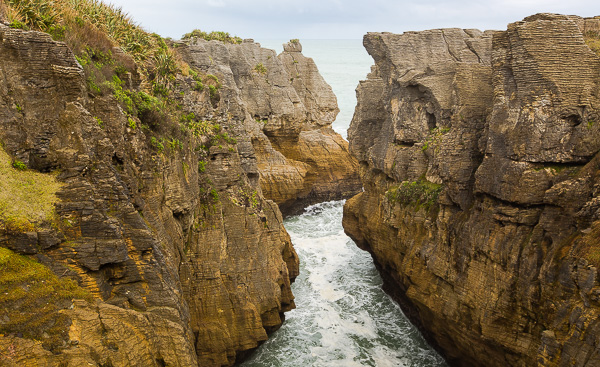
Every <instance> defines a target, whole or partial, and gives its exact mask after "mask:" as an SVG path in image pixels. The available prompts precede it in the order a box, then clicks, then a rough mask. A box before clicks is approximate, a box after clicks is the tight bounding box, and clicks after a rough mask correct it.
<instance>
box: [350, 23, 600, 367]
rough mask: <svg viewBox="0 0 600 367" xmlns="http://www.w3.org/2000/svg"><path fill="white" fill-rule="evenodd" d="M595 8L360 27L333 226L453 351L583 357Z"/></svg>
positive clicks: (594, 134)
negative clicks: (352, 176) (346, 167)
mask: <svg viewBox="0 0 600 367" xmlns="http://www.w3.org/2000/svg"><path fill="white" fill-rule="evenodd" d="M599 29H600V19H598V18H594V19H583V18H580V17H575V16H563V15H555V14H538V15H534V16H531V17H528V18H526V19H524V20H523V21H520V22H516V23H512V24H510V25H509V26H508V28H507V30H506V31H502V32H500V31H497V32H490V31H487V32H480V31H476V30H461V29H440V30H431V31H423V32H407V33H404V34H402V35H395V34H389V33H369V34H367V35H366V36H365V38H364V45H365V47H366V49H367V51H368V52H369V54H371V56H372V57H373V59H374V61H375V65H374V66H373V68H372V72H371V74H369V76H368V78H367V80H365V81H362V82H361V83H360V85H359V87H358V89H357V95H358V105H357V107H356V110H355V114H354V118H353V121H352V124H351V127H350V129H349V133H348V136H349V141H350V150H351V152H352V154H353V155H354V156H356V157H357V158H358V160H359V163H360V174H361V179H362V182H363V185H364V188H365V191H364V192H363V193H361V194H359V195H357V196H355V197H354V198H352V199H350V200H348V201H347V203H346V206H345V211H344V228H345V231H346V232H347V233H348V234H349V235H350V236H351V237H352V238H353V239H354V240H355V241H356V242H357V244H358V245H359V246H360V247H361V248H363V249H365V250H368V251H370V252H371V254H372V255H373V258H374V260H375V262H376V264H377V266H378V268H379V269H380V272H381V273H382V275H383V276H384V278H385V279H386V289H387V291H388V292H390V293H391V294H392V295H394V296H395V298H396V299H398V300H399V302H400V303H401V304H402V306H403V308H404V309H405V311H406V313H407V314H408V315H409V316H410V317H411V318H412V320H413V321H414V322H415V323H416V324H418V325H419V326H420V327H421V329H422V330H423V331H424V333H425V335H426V336H427V337H428V338H429V340H430V341H431V342H432V343H433V344H434V345H436V346H437V347H438V348H439V350H440V351H442V353H443V354H444V355H445V356H446V358H447V360H448V361H449V362H450V363H451V364H452V365H456V366H533V365H538V364H539V365H545V366H566V365H576V366H596V365H598V364H600V356H599V355H598V350H599V349H598V347H599V343H600V341H599V340H598V338H597V335H599V333H600V329H599V325H598V322H597V319H598V316H599V314H600V303H599V298H598V294H599V292H600V284H598V280H597V267H598V266H599V265H600V258H599V257H598V253H599V252H598V251H599V250H600V240H599V239H600V236H599V235H600V221H599V220H600V198H599V195H600V157H599V156H598V151H599V150H600V124H599V123H598V122H599V121H600V58H599V56H598V54H596V53H595V52H594V49H593V48H592V47H590V46H591V45H592V42H597V40H598V38H599V37H598V30H599Z"/></svg>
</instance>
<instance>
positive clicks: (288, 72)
mask: <svg viewBox="0 0 600 367" xmlns="http://www.w3.org/2000/svg"><path fill="white" fill-rule="evenodd" d="M284 46H285V47H284V52H283V53H281V54H280V55H279V56H277V55H276V54H275V52H274V51H273V50H269V49H264V48H261V47H260V45H259V44H257V43H254V42H252V41H251V40H246V41H245V42H244V43H242V44H240V45H237V44H223V43H220V42H217V41H210V42H209V41H205V40H202V39H194V40H192V41H188V42H187V43H186V44H185V45H182V46H181V47H179V48H178V50H180V52H181V54H182V55H183V56H184V59H185V60H186V61H187V62H188V63H190V65H193V66H195V67H197V68H199V69H200V70H203V71H205V72H206V73H210V74H214V75H217V76H218V77H219V80H220V82H221V83H222V85H223V90H222V91H221V95H222V98H223V95H224V96H225V97H224V98H225V99H227V100H229V101H237V103H238V106H235V107H234V106H230V107H229V108H230V112H232V113H236V114H239V116H242V115H244V116H245V117H244V125H245V129H246V133H247V134H248V135H249V136H250V138H251V141H252V145H253V147H254V150H255V152H256V159H257V164H258V171H259V172H260V186H261V188H262V191H263V194H264V195H265V197H266V198H268V199H271V200H273V201H275V202H276V203H277V204H278V205H279V207H280V209H281V211H282V212H283V213H284V215H289V214H293V213H296V212H298V211H299V210H301V209H302V208H304V207H306V206H307V205H309V204H313V203H316V202H321V201H327V200H335V199H342V198H348V197H351V196H352V195H354V194H356V193H357V192H359V191H360V189H361V183H360V180H359V177H358V163H357V162H356V159H355V158H354V157H352V156H351V155H350V154H349V153H348V143H347V142H346V141H345V140H344V139H343V138H342V137H341V136H340V135H339V134H337V133H335V132H334V131H333V129H332V128H331V123H332V122H333V121H334V120H335V117H336V115H337V113H338V112H339V109H338V107H337V100H336V97H335V95H334V94H333V91H332V90H331V87H330V86H329V85H328V84H327V83H326V82H325V81H324V80H323V78H322V77H321V75H320V74H319V72H318V70H317V67H316V65H315V63H314V62H313V60H312V59H310V58H307V57H304V56H303V55H302V53H301V50H302V46H301V45H300V43H299V42H297V41H296V42H290V43H288V44H286V45H284ZM231 109H235V112H233V111H232V110H231Z"/></svg>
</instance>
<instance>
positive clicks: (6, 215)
mask: <svg viewBox="0 0 600 367" xmlns="http://www.w3.org/2000/svg"><path fill="white" fill-rule="evenodd" d="M17 162H19V161H14V163H11V158H10V157H9V155H8V154H7V153H6V152H5V151H4V150H3V149H2V148H0V223H2V224H0V226H3V227H4V230H6V231H9V232H28V231H31V230H33V228H34V225H35V224H37V223H41V222H44V221H49V220H51V219H52V216H53V214H54V203H56V202H57V201H58V199H57V197H56V192H57V191H58V190H60V188H61V183H59V182H58V181H57V180H56V177H55V176H54V175H52V174H46V173H39V172H34V171H30V170H27V169H22V168H24V166H25V165H24V164H23V163H22V162H20V164H19V163H17ZM15 164H16V166H18V167H19V168H15V167H13V165H15ZM20 165H22V166H23V167H20Z"/></svg>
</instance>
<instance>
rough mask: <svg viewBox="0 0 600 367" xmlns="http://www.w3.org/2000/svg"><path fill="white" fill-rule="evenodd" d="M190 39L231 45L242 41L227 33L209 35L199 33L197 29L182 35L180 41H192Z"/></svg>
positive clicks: (215, 32) (202, 32) (214, 32)
mask: <svg viewBox="0 0 600 367" xmlns="http://www.w3.org/2000/svg"><path fill="white" fill-rule="evenodd" d="M192 38H202V39H204V40H207V41H212V40H216V41H221V42H224V43H232V44H240V43H242V39H241V38H240V37H238V36H232V35H230V34H229V33H227V32H218V31H212V32H210V33H207V32H204V31H201V30H199V29H194V30H193V31H191V32H190V33H186V34H184V35H183V37H182V39H184V40H185V39H192Z"/></svg>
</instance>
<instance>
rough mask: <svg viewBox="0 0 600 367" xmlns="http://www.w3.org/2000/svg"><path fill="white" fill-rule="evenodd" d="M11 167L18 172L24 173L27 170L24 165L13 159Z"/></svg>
mask: <svg viewBox="0 0 600 367" xmlns="http://www.w3.org/2000/svg"><path fill="white" fill-rule="evenodd" d="M12 166H13V167H14V168H16V169H18V170H20V171H25V170H26V169H27V166H26V165H25V163H23V162H21V161H20V160H18V159H15V160H14V161H13V162H12Z"/></svg>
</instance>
